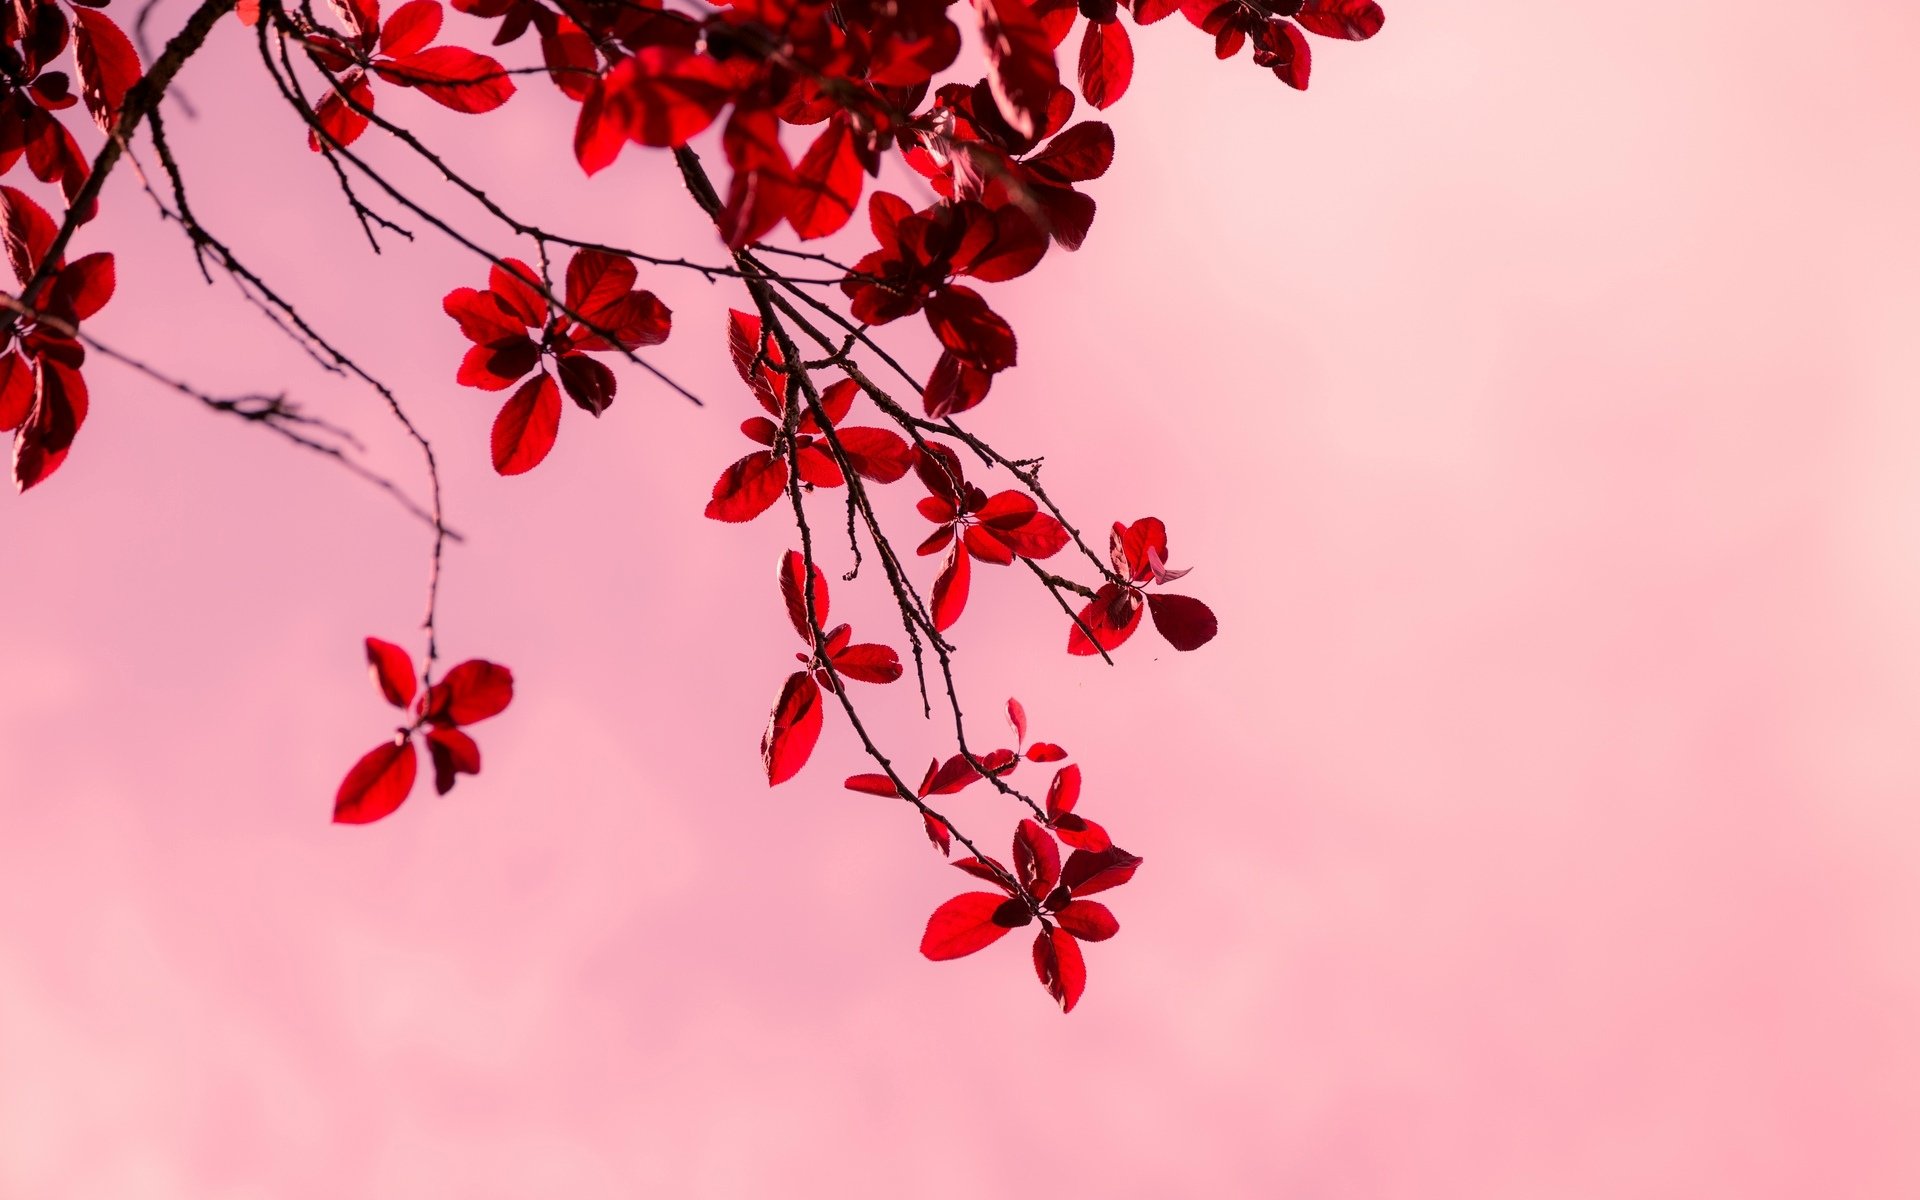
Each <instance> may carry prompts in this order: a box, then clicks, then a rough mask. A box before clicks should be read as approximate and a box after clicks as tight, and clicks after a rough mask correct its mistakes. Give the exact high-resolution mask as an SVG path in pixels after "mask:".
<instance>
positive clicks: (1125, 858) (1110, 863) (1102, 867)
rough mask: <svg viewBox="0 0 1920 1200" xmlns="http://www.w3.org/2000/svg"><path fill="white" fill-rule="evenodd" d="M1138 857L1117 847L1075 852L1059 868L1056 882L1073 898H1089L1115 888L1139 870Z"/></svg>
mask: <svg viewBox="0 0 1920 1200" xmlns="http://www.w3.org/2000/svg"><path fill="white" fill-rule="evenodd" d="M1140 862H1141V860H1140V858H1139V856H1137V855H1133V854H1128V853H1127V852H1126V851H1125V850H1122V849H1121V848H1120V847H1118V846H1109V847H1107V848H1106V849H1105V850H1075V851H1074V852H1073V853H1072V854H1069V855H1068V856H1067V862H1066V865H1065V866H1064V867H1062V868H1061V869H1060V883H1061V884H1062V885H1063V886H1064V887H1066V888H1067V889H1068V890H1069V891H1071V892H1072V893H1073V894H1074V895H1075V896H1091V895H1093V894H1094V893H1095V892H1104V891H1106V890H1107V889H1108V888H1117V887H1119V886H1120V885H1121V884H1123V883H1125V882H1126V881H1127V880H1129V879H1132V878H1133V873H1134V872H1135V871H1137V870H1139V869H1140Z"/></svg>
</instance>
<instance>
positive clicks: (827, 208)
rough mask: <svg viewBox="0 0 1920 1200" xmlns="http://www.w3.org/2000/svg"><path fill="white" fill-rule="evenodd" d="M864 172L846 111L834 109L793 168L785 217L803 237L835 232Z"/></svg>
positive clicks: (855, 198) (856, 197)
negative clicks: (838, 111)
mask: <svg viewBox="0 0 1920 1200" xmlns="http://www.w3.org/2000/svg"><path fill="white" fill-rule="evenodd" d="M863 177H864V173H863V172H862V171H861V169H860V153H859V144H858V142H857V141H856V140H855V136H854V132H853V126H852V123H851V122H850V121H849V120H848V119H847V116H846V114H845V113H835V114H834V115H833V119H832V120H830V121H828V122H827V127H826V128H825V129H823V130H821V131H820V136H819V137H817V138H815V139H814V140H813V145H811V146H809V147H808V148H807V152H806V154H805V155H804V156H803V157H802V158H801V159H800V165H799V166H797V167H795V168H794V172H793V184H792V199H791V201H790V202H789V203H788V207H787V221H788V223H789V224H791V225H792V226H793V231H794V232H795V233H797V234H799V235H800V237H801V239H802V240H808V239H812V238H820V237H826V236H827V235H828V234H830V233H835V232H838V231H839V229H840V228H841V227H842V226H844V225H845V224H846V223H847V221H848V219H849V218H851V217H852V216H853V210H854V208H855V207H856V206H857V205H858V204H859V203H860V187H861V182H862V179H863Z"/></svg>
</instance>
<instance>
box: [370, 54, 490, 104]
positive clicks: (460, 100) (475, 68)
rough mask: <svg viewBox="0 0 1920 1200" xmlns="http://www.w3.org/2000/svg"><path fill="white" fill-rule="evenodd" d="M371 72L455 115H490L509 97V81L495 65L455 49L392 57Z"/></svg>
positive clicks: (485, 59)
mask: <svg viewBox="0 0 1920 1200" xmlns="http://www.w3.org/2000/svg"><path fill="white" fill-rule="evenodd" d="M374 70H376V71H378V72H379V73H380V77H381V78H382V79H385V80H387V81H388V82H389V83H398V84H402V85H404V86H407V87H414V88H418V89H419V90H420V91H421V92H422V93H424V94H425V95H426V97H427V99H429V100H432V101H434V102H435V103H436V104H439V105H441V106H442V107H445V108H450V109H452V110H453V111H454V112H459V113H484V112H492V111H493V110H494V109H496V108H499V107H500V106H501V105H502V104H505V103H506V102H507V101H508V100H509V99H511V98H512V96H513V79H512V77H511V76H509V75H507V73H506V69H505V68H504V67H502V66H501V65H500V64H499V62H497V61H496V60H494V59H491V58H488V57H487V56H486V55H484V54H475V53H474V52H473V51H471V50H466V49H462V48H461V47H459V46H435V47H433V48H432V49H431V50H422V51H420V52H419V53H418V54H407V55H401V56H396V57H395V58H394V59H393V61H392V63H391V64H389V65H376V66H375V67H374Z"/></svg>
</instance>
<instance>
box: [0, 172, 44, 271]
mask: <svg viewBox="0 0 1920 1200" xmlns="http://www.w3.org/2000/svg"><path fill="white" fill-rule="evenodd" d="M58 232H59V230H58V227H57V226H55V225H54V223H53V218H52V217H50V216H48V215H47V210H46V209H44V208H41V207H40V206H39V205H38V204H36V203H34V200H33V198H32V197H31V196H28V195H27V194H26V193H25V192H22V191H20V190H19V189H18V188H11V187H5V186H0V239H4V242H5V249H6V253H7V265H8V266H9V267H11V268H12V269H13V277H14V278H15V279H17V280H19V281H20V286H21V287H25V286H27V283H28V281H29V280H31V279H32V278H33V274H34V272H35V271H36V270H38V269H39V266H40V260H41V259H43V258H45V257H46V255H47V251H48V250H49V249H50V248H51V247H52V246H53V239H54V237H55V235H56V234H57V233H58Z"/></svg>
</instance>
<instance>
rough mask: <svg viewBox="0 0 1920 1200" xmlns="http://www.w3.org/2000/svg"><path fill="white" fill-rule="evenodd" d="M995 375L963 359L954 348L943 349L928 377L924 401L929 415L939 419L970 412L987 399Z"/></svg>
mask: <svg viewBox="0 0 1920 1200" xmlns="http://www.w3.org/2000/svg"><path fill="white" fill-rule="evenodd" d="M992 386H993V376H992V375H991V374H989V373H988V372H986V371H983V370H981V369H980V368H979V367H976V366H974V365H973V364H972V363H970V362H967V361H966V360H965V359H962V358H961V357H960V356H959V355H957V354H955V353H954V352H953V351H951V350H942V351H941V352H940V358H939V360H938V361H937V362H935V363H934V364H933V371H932V373H931V374H929V375H928V376H927V387H926V390H925V391H924V392H922V393H921V394H920V403H921V405H922V406H923V407H924V408H925V409H926V413H927V416H929V417H931V418H933V419H934V420H936V421H938V420H940V419H942V418H943V417H949V416H952V415H953V414H954V413H961V412H966V411H967V410H968V409H970V408H972V407H974V406H975V405H977V404H979V403H980V402H981V401H982V400H985V399H986V398H987V389H988V388H990V387H992Z"/></svg>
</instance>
